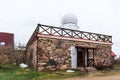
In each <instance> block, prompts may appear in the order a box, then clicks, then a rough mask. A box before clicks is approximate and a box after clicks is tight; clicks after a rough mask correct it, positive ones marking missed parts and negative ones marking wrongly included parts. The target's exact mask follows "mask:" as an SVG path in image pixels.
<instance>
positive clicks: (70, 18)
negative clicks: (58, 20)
mask: <svg viewBox="0 0 120 80" xmlns="http://www.w3.org/2000/svg"><path fill="white" fill-rule="evenodd" d="M66 23H73V24H77V23H78V19H77V17H76V16H75V15H74V14H66V15H64V16H63V17H62V25H63V24H66Z"/></svg>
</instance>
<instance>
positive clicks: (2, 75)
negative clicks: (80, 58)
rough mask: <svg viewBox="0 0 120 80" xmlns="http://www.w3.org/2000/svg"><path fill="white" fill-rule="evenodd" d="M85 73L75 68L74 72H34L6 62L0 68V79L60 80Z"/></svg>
mask: <svg viewBox="0 0 120 80" xmlns="http://www.w3.org/2000/svg"><path fill="white" fill-rule="evenodd" d="M85 75H87V73H85V72H83V71H80V70H76V71H75V72H74V73H67V72H65V71H53V72H50V71H48V72H47V71H46V72H36V71H34V70H33V69H32V68H25V69H22V68H20V67H18V66H16V65H13V64H7V65H4V66H2V67H1V68H0V80H53V79H55V80H61V79H63V78H70V77H78V76H85Z"/></svg>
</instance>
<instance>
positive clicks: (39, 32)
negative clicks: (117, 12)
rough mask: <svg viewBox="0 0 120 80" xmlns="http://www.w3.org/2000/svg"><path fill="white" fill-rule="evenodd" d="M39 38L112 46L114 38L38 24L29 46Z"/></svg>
mask: <svg viewBox="0 0 120 80" xmlns="http://www.w3.org/2000/svg"><path fill="white" fill-rule="evenodd" d="M39 36H42V37H44V36H46V37H50V38H58V39H63V38H64V39H67V40H68V39H70V40H78V41H87V42H95V43H97V42H98V43H108V44H112V36H109V35H104V34H97V33H91V32H85V31H79V30H71V29H66V28H61V27H53V26H48V25H43V24H38V25H37V28H36V29H35V31H34V32H33V34H32V36H31V38H30V39H29V41H28V43H27V46H29V45H30V44H31V43H32V42H33V41H34V40H35V39H36V38H38V37H39Z"/></svg>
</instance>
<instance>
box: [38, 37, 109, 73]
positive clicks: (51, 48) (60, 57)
mask: <svg viewBox="0 0 120 80" xmlns="http://www.w3.org/2000/svg"><path fill="white" fill-rule="evenodd" d="M71 46H82V47H94V48H96V49H95V53H94V66H95V67H99V66H110V65H111V54H110V53H111V45H102V44H97V43H87V42H79V41H68V40H62V39H61V40H60V39H51V38H41V37H40V38H39V39H38V53H37V54H38V55H37V56H38V63H37V67H38V71H41V70H64V69H69V68H71V56H70V50H69V49H70V47H71Z"/></svg>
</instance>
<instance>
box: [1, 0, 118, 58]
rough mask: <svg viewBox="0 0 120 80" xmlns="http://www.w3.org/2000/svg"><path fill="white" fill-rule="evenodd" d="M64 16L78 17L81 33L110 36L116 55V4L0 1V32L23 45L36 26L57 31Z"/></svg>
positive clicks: (115, 0)
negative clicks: (52, 28) (39, 25)
mask: <svg viewBox="0 0 120 80" xmlns="http://www.w3.org/2000/svg"><path fill="white" fill-rule="evenodd" d="M66 13H73V14H75V15H76V16H77V17H78V25H79V26H80V30H81V31H87V32H94V33H100V34H106V35H111V36H112V37H113V47H112V49H113V51H114V52H115V53H116V54H117V55H118V56H119V55H120V40H119V39H120V35H119V34H120V0H0V32H10V33H14V35H15V44H18V43H22V44H26V43H27V41H28V40H29V38H30V37H31V35H32V33H33V31H34V30H35V28H36V27H37V24H38V23H41V24H46V25H52V26H56V27H59V26H60V25H61V23H60V20H61V17H62V16H63V15H64V14H66Z"/></svg>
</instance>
